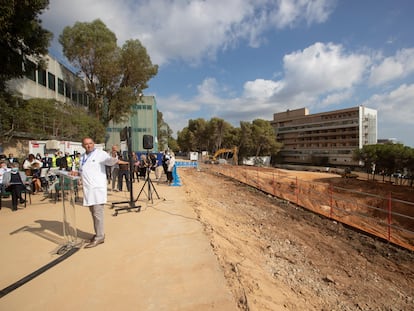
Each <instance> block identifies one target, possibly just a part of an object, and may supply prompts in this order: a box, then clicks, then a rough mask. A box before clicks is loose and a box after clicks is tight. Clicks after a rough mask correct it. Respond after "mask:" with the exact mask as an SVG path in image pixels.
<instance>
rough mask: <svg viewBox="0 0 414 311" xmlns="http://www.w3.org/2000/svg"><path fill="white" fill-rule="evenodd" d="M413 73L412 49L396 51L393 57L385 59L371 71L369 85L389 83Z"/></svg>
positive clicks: (413, 51) (413, 57)
mask: <svg viewBox="0 0 414 311" xmlns="http://www.w3.org/2000/svg"><path fill="white" fill-rule="evenodd" d="M412 73H414V48H412V49H402V50H400V51H397V53H396V54H395V56H391V57H387V58H385V59H383V60H382V61H381V63H380V64H378V65H375V66H373V67H372V69H371V74H370V77H369V83H370V84H371V85H381V84H384V83H386V82H389V81H393V80H396V79H401V78H405V77H407V76H408V75H409V74H412Z"/></svg>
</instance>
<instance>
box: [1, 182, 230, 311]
mask: <svg viewBox="0 0 414 311" xmlns="http://www.w3.org/2000/svg"><path fill="white" fill-rule="evenodd" d="M142 185H143V183H142V181H141V182H140V183H138V184H137V183H135V184H134V194H135V196H136V194H138V192H139V190H140V189H141V187H142ZM155 189H156V190H157V192H158V194H159V195H160V197H161V199H158V198H157V197H156V194H155V193H153V194H154V203H153V204H151V202H150V201H149V200H148V199H147V195H146V193H145V192H143V193H142V194H141V196H140V198H139V200H138V202H137V203H139V204H140V205H142V207H141V211H140V212H138V213H137V212H120V213H119V214H118V216H117V217H114V216H112V214H113V210H111V209H110V208H109V206H110V205H108V206H107V208H106V210H105V217H106V219H105V220H106V240H105V243H104V244H102V245H99V246H97V247H95V248H92V249H85V248H81V249H80V250H79V251H77V252H75V253H74V254H73V255H71V256H70V257H68V258H67V259H65V260H64V261H62V262H60V263H59V264H57V265H55V266H54V267H52V268H50V269H48V270H46V271H45V272H44V273H42V274H40V275H39V276H37V277H35V278H34V279H32V280H31V281H29V282H27V283H25V284H23V285H22V286H20V287H18V288H17V289H15V290H13V291H11V292H10V293H8V294H7V295H5V296H3V297H2V298H0V310H25V311H28V310H100V311H101V310H148V311H152V310H154V311H161V310H168V311H170V310H180V311H185V310H197V311H202V310H226V311H227V310H237V307H236V302H235V301H234V299H233V297H232V295H231V293H230V291H229V289H228V287H227V285H226V281H225V278H224V276H223V271H222V270H221V269H220V266H219V264H218V262H217V260H216V257H215V256H214V254H213V252H212V249H211V246H210V244H209V240H208V239H207V237H206V236H205V235H204V233H203V228H202V225H201V224H200V223H199V222H198V221H197V218H196V215H195V213H194V211H193V209H192V208H191V206H189V205H188V204H187V203H186V202H185V194H184V187H169V186H167V185H166V184H160V185H157V184H155ZM42 199H43V196H42V195H38V194H37V195H34V196H32V204H28V206H27V208H26V209H23V208H20V209H19V210H18V211H17V212H12V211H11V209H10V208H9V206H10V199H5V200H4V202H3V209H2V210H1V211H0V245H1V256H0V269H1V270H0V271H1V272H0V290H1V289H4V288H7V287H8V286H9V285H11V284H13V283H15V282H16V281H18V280H20V279H22V278H24V277H25V276H27V275H29V274H30V273H32V272H34V271H36V270H37V269H39V268H41V267H43V266H45V265H46V264H48V263H50V262H52V261H53V260H55V259H56V258H58V257H59V255H57V254H56V250H57V249H58V248H59V245H62V244H65V240H64V238H63V229H62V228H63V226H62V219H63V213H62V210H63V209H62V202H57V204H55V203H54V202H53V201H49V200H45V201H42ZM124 200H126V201H128V200H129V192H119V193H110V192H109V196H108V201H109V202H117V201H124ZM75 211H76V227H77V228H78V237H79V238H80V239H85V240H86V239H89V238H90V237H91V236H92V234H93V229H92V228H93V226H92V219H91V216H90V214H89V210H88V209H87V208H85V207H83V206H81V205H76V207H75Z"/></svg>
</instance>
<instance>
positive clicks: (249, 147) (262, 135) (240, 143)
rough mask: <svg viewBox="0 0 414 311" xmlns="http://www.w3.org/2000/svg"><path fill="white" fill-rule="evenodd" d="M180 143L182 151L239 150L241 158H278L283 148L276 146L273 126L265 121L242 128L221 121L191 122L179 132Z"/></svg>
mask: <svg viewBox="0 0 414 311" xmlns="http://www.w3.org/2000/svg"><path fill="white" fill-rule="evenodd" d="M177 142H178V145H179V146H180V150H181V151H184V152H189V151H198V152H201V151H208V152H209V153H210V154H213V153H214V152H216V151H217V150H219V149H221V148H232V147H234V146H236V147H238V149H239V158H241V157H244V156H262V155H276V154H277V153H278V152H279V150H280V148H281V146H282V145H281V144H280V143H278V142H276V136H275V133H274V130H273V128H272V126H271V125H270V122H268V121H265V120H261V119H257V120H254V121H253V122H252V123H249V122H243V121H242V122H240V128H234V127H233V126H232V125H230V124H229V123H228V122H226V121H224V120H222V119H219V118H212V119H211V120H210V121H206V120H204V119H201V118H200V119H196V120H189V121H188V126H187V127H185V128H184V129H183V130H182V131H180V132H178V134H177Z"/></svg>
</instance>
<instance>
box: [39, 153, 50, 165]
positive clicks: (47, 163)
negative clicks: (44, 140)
mask: <svg viewBox="0 0 414 311" xmlns="http://www.w3.org/2000/svg"><path fill="white" fill-rule="evenodd" d="M41 161H42V163H43V166H42V167H43V168H51V167H52V158H51V157H50V156H49V153H47V152H45V156H44V157H43V158H42V160H41Z"/></svg>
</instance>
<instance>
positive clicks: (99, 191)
mask: <svg viewBox="0 0 414 311" xmlns="http://www.w3.org/2000/svg"><path fill="white" fill-rule="evenodd" d="M82 146H83V148H85V150H86V152H85V153H84V154H83V155H82V156H81V158H80V168H79V171H78V172H75V171H73V172H71V174H72V175H78V174H79V175H80V176H81V178H82V185H83V205H84V206H88V207H89V210H90V211H91V214H92V219H93V226H94V229H95V236H94V237H93V238H92V239H91V240H90V242H89V243H88V244H86V245H85V248H91V247H95V246H98V245H99V244H102V243H104V241H105V232H104V205H105V203H106V202H107V180H106V170H105V165H108V166H112V165H115V164H117V163H118V164H119V163H120V164H125V163H128V162H125V161H120V160H118V159H117V158H113V157H111V156H110V155H109V154H108V153H107V152H105V151H103V150H99V149H96V148H95V142H94V141H93V139H92V138H90V137H86V138H84V139H82ZM123 162H125V163H123Z"/></svg>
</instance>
